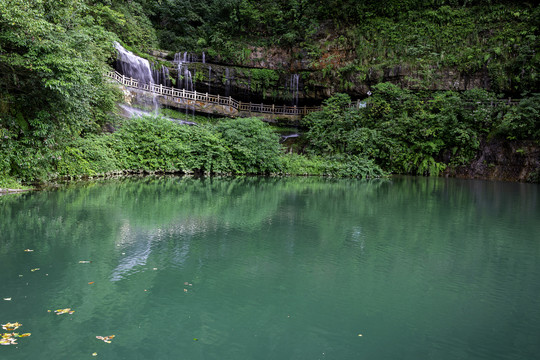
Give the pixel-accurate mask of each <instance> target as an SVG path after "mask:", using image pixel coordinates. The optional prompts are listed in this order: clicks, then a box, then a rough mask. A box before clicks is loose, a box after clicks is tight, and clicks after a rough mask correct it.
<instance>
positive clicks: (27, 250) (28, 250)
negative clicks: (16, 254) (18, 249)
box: [24, 249, 34, 252]
mask: <svg viewBox="0 0 540 360" xmlns="http://www.w3.org/2000/svg"><path fill="white" fill-rule="evenodd" d="M24 251H25V252H32V251H34V250H32V249H25V250H24Z"/></svg>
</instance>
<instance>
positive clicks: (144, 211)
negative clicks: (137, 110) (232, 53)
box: [0, 178, 540, 360]
mask: <svg viewBox="0 0 540 360" xmlns="http://www.w3.org/2000/svg"><path fill="white" fill-rule="evenodd" d="M539 189H540V187H539V186H538V185H525V184H509V183H498V182H482V181H461V180H455V179H430V178H396V179H392V180H390V181H374V182H365V181H356V180H328V179H326V180H325V179H318V178H317V179H314V178H290V179H279V178H243V179H205V180H200V179H191V178H162V179H154V178H145V179H123V180H111V181H103V182H97V183H89V184H82V185H76V186H70V187H68V188H64V189H59V190H50V191H43V192H37V193H27V194H23V195H9V196H3V197H0V214H1V217H0V274H1V279H2V280H1V282H0V298H11V300H10V301H7V300H2V299H0V322H2V324H4V323H6V322H15V321H18V322H20V323H22V324H23V326H22V328H20V329H18V330H17V331H19V332H31V333H32V335H31V336H30V337H26V338H21V339H19V344H18V345H17V346H14V345H12V346H2V347H0V358H1V359H55V360H57V359H69V360H71V359H87V358H88V359H90V358H94V357H92V353H94V352H97V354H98V355H97V357H95V358H96V359H115V360H117V359H130V360H132V359H188V360H190V359H338V360H343V359H375V360H378V359H392V360H393V359H415V360H417V359H437V360H441V359H452V360H455V359H538V358H539V357H540V300H539V299H540V192H539ZM25 249H31V250H34V251H33V252H25V251H24V250H25ZM79 261H91V263H79ZM36 268H39V270H35V271H31V270H32V269H36ZM89 282H94V283H93V284H88V283H89ZM186 282H187V285H185V283H186ZM190 284H191V285H190ZM185 290H187V291H185ZM68 307H69V308H72V309H73V310H75V313H74V314H72V315H69V314H64V315H55V314H54V310H56V309H62V308H68ZM47 310H52V311H53V312H50V313H49V312H48V311H47ZM113 334H114V335H116V337H115V338H114V339H113V340H112V342H111V343H110V344H107V343H104V342H103V341H100V340H98V339H96V336H108V335H113ZM359 334H361V335H362V336H359Z"/></svg>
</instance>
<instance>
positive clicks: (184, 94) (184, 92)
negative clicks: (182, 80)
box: [182, 89, 186, 98]
mask: <svg viewBox="0 0 540 360" xmlns="http://www.w3.org/2000/svg"><path fill="white" fill-rule="evenodd" d="M182 97H183V98H185V97H186V89H182Z"/></svg>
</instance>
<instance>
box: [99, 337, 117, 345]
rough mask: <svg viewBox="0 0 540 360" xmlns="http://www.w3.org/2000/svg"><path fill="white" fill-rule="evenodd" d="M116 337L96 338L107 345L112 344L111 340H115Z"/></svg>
mask: <svg viewBox="0 0 540 360" xmlns="http://www.w3.org/2000/svg"><path fill="white" fill-rule="evenodd" d="M114 337H115V335H109V336H99V335H98V336H96V339H99V340H103V341H104V342H106V343H107V344H110V343H111V340H112V339H114Z"/></svg>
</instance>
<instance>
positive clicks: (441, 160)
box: [303, 83, 540, 175]
mask: <svg viewBox="0 0 540 360" xmlns="http://www.w3.org/2000/svg"><path fill="white" fill-rule="evenodd" d="M538 100H539V99H538V95H536V94H535V95H532V96H531V97H528V98H526V99H523V100H522V101H521V102H520V104H519V105H518V106H515V107H513V108H509V106H508V105H506V104H504V103H501V102H500V101H499V100H498V99H497V98H496V97H495V96H494V95H493V94H492V93H489V92H486V91H484V90H478V89H475V90H469V91H465V92H462V93H457V92H451V91H448V92H441V93H435V94H432V98H430V99H424V98H422V97H421V96H420V95H419V94H416V93H412V92H411V91H409V90H403V89H400V88H398V87H397V86H395V85H392V84H388V83H381V84H378V85H376V86H374V88H373V95H372V96H371V97H370V99H369V101H368V106H367V107H366V108H364V109H360V110H354V109H350V108H348V107H347V106H346V105H347V104H348V97H347V96H346V95H343V94H338V95H336V96H334V97H333V98H331V99H329V100H328V101H326V102H325V105H324V107H323V110H322V111H320V112H317V113H312V114H309V115H308V116H307V117H306V118H305V119H304V122H303V123H304V125H305V126H307V127H308V129H309V131H308V132H307V134H306V136H307V139H308V141H309V147H308V150H307V151H308V152H309V153H310V154H314V155H317V156H324V157H325V158H331V157H333V156H341V157H353V156H356V157H360V158H363V159H372V160H374V161H375V163H376V164H377V165H379V166H381V167H382V168H383V169H385V170H386V171H390V172H394V173H401V174H416V175H438V174H440V173H441V172H442V171H444V170H445V169H446V167H448V166H450V167H455V166H459V165H465V164H468V163H470V161H471V160H472V159H473V158H474V156H475V155H476V153H477V151H478V150H479V149H480V146H481V144H482V141H485V140H486V139H488V137H493V136H498V137H511V138H512V139H519V140H540V131H539V114H540V112H539V108H538V106H539V105H538V104H539V103H540V102H539V101H538ZM347 162H349V161H347Z"/></svg>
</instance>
